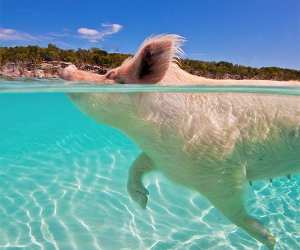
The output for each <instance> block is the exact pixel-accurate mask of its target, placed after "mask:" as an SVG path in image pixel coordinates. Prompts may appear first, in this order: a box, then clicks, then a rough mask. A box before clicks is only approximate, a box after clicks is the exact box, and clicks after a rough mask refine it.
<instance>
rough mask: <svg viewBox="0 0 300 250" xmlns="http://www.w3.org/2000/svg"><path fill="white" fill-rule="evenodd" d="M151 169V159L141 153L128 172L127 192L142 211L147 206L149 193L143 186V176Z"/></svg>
mask: <svg viewBox="0 0 300 250" xmlns="http://www.w3.org/2000/svg"><path fill="white" fill-rule="evenodd" d="M153 168H154V166H153V163H152V161H151V159H150V158H149V157H148V156H147V155H146V154H145V153H141V154H140V155H139V156H138V158H137V159H136V160H135V161H134V162H133V164H132V166H131V167H130V170H129V175H128V181H127V191H128V193H129V195H130V197H131V199H132V200H134V201H135V202H136V203H138V204H139V205H140V206H141V207H142V208H143V209H145V208H146V206H147V202H148V195H149V191H148V190H147V189H146V188H145V186H144V184H143V176H144V175H145V174H147V173H149V172H150V171H151V170H153Z"/></svg>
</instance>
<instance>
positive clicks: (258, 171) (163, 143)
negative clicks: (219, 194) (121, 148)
mask: <svg viewBox="0 0 300 250" xmlns="http://www.w3.org/2000/svg"><path fill="white" fill-rule="evenodd" d="M183 145H184V143H183V142H181V141H180V140H177V141H176V140H166V139H162V140H153V141H151V140H147V143H144V145H143V146H142V148H143V149H144V151H145V152H146V153H147V154H148V155H149V157H150V158H151V159H152V160H153V162H154V164H155V167H156V168H157V170H159V171H161V172H162V173H163V174H164V175H166V176H167V177H168V178H170V179H171V180H173V181H175V182H177V183H180V184H183V185H188V186H189V187H191V188H196V189H198V188H199V186H201V185H206V184H205V183H206V182H207V180H209V179H211V178H212V176H213V175H215V177H216V178H218V176H219V177H221V173H222V170H223V169H224V168H231V169H232V167H236V168H244V167H246V180H247V179H248V180H256V179H267V178H274V177H277V176H284V175H287V174H293V173H297V172H300V138H299V137H298V138H293V139H290V138H289V137H287V136H285V135H283V136H281V137H280V138H277V139H276V140H275V141H274V142H272V141H271V142H270V141H268V142H267V143H261V144H256V145H254V144H251V143H245V144H244V145H243V144H239V145H237V146H236V149H235V152H237V154H238V156H237V154H235V153H233V154H230V155H228V158H227V159H226V160H221V159H218V157H215V158H214V156H212V157H210V156H207V157H205V158H203V159H201V158H199V157H197V156H198V155H203V152H201V147H199V148H198V149H197V150H196V151H194V152H193V153H188V152H186V151H185V150H183V148H184V147H183ZM211 146H212V147H213V146H214V145H211ZM206 149H207V147H206ZM241 149H242V150H241ZM225 158H226V157H225ZM223 159H224V158H223ZM233 163H236V166H232V165H233Z"/></svg>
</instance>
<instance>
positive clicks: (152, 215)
mask: <svg viewBox="0 0 300 250" xmlns="http://www.w3.org/2000/svg"><path fill="white" fill-rule="evenodd" d="M25 83H26V84H25ZM0 84H1V85H0V117H1V120H0V138H1V143H0V249H47V250H48V249H78V250H79V249H87V250H89V249H91V250H93V249H108V250H114V249H124V250H125V249H178V250H179V249H182V250H183V249H193V250H195V249H220V250H221V249H267V247H269V248H272V247H274V242H273V240H274V239H276V245H275V249H299V248H300V209H299V204H300V196H299V194H300V175H299V174H297V171H298V172H299V169H300V167H299V162H297V157H298V158H299V156H298V155H299V146H300V135H299V128H300V117H299V112H300V108H299V107H300V88H296V87H290V88H289V87H247V86H245V87H237V86H232V87H226V88H224V87H218V86H215V87H208V86H203V87H199V86H198V87H197V86H193V87H189V86H185V87H180V86H154V85H150V86H145V85H134V86H126V85H113V86H99V85H98V86H96V85H92V86H88V87H87V86H85V85H75V86H72V85H69V84H66V83H64V82H63V83H62V82H59V81H54V80H53V81H46V80H43V81H31V80H20V81H13V82H12V81H5V80H2V81H1V82H0ZM149 97H150V98H151V99H153V98H156V99H155V100H156V102H157V103H159V104H160V105H165V106H163V107H164V110H165V111H166V112H167V111H169V112H171V114H172V117H171V118H170V117H168V114H165V113H162V114H160V115H162V116H163V117H164V119H165V120H164V121H169V120H170V123H168V124H167V126H166V127H164V126H163V125H162V124H161V123H160V121H159V118H158V115H159V114H156V115H155V114H152V115H145V114H144V113H143V112H144V111H141V110H139V109H137V111H136V113H138V114H139V115H140V117H144V118H143V119H144V120H143V122H141V123H138V124H136V123H135V122H132V121H131V120H129V118H128V120H126V126H128V127H129V128H128V129H127V127H126V126H125V125H124V124H123V123H122V121H123V120H124V119H126V117H127V116H128V117H132V116H134V115H135V113H134V112H133V111H132V112H131V111H130V110H131V109H130V108H131V107H130V105H131V104H130V103H131V101H132V100H134V101H136V100H140V99H141V100H146V99H147V98H149ZM185 98H189V99H197V100H198V99H199V100H202V101H199V102H198V103H200V104H199V105H200V106H201V107H202V108H203V109H202V110H200V109H199V110H197V107H195V106H193V105H191V104H186V103H185V102H184V100H185ZM173 99H174V100H175V99H176V101H180V102H182V105H181V106H180V107H183V106H184V107H185V108H188V110H189V111H190V117H192V118H191V119H196V120H193V121H192V123H191V121H189V116H188V114H187V113H188V112H181V110H180V107H177V106H176V105H175V104H174V103H177V102H173V101H169V100H173ZM229 99H230V100H235V104H236V105H232V103H229V101H228V100H229ZM112 100H113V101H112ZM115 100H117V102H116V101H115ZM226 100H227V101H226ZM253 103H255V105H256V106H255V108H253V109H255V110H258V111H259V114H263V116H259V115H258V113H256V112H251V107H254V104H253ZM172 104H174V106H171V105H172ZM141 105H142V104H141ZM153 105H154V104H153ZM186 105H190V106H186ZM107 107H109V109H110V110H109V111H107V109H105V108H107ZM148 108H149V110H150V111H151V110H152V109H151V108H152V107H148V106H147V107H145V109H143V110H148ZM94 109H95V110H101V112H102V113H101V115H99V116H98V115H97V114H95V110H94ZM203 110H205V111H206V112H207V113H205V112H204V113H201V112H200V111H202V112H203ZM150 111H149V112H150ZM208 111H209V112H210V114H214V117H215V118H214V120H209V117H210V116H209V115H208ZM273 111H274V114H273ZM106 112H108V113H113V112H114V116H109V115H106ZM198 112H199V113H198ZM150 113H151V112H150ZM169 114H170V113H169ZM181 114H185V115H187V116H186V117H181ZM297 114H298V116H297ZM197 115H199V117H197ZM243 115H247V117H248V118H249V119H248V120H247V122H248V123H249V124H250V125H249V124H248V123H247V124H248V125H247V127H245V128H240V131H242V132H241V133H243V135H242V134H238V135H236V134H235V133H233V132H232V133H231V132H230V133H229V134H228V135H227V134H226V133H227V132H226V131H232V130H234V127H235V126H237V125H233V127H230V128H229V127H225V125H224V126H223V127H222V126H220V124H227V125H228V124H231V123H232V124H235V123H234V121H235V120H236V119H240V120H239V122H240V123H241V122H242V121H243V119H245V117H244V116H243ZM194 117H197V118H194ZM270 117H272V119H273V120H270V121H269V120H268V119H271V118H270ZM174 119H175V120H174ZM180 119H183V121H184V124H195V123H197V121H199V123H201V124H202V125H201V124H200V126H199V128H198V127H195V128H193V127H190V128H189V129H191V130H192V131H193V135H190V134H188V133H185V132H184V128H183V129H182V130H180V129H179V130H176V131H175V130H174V129H175V128H177V127H175V124H174V121H179V120H180ZM197 119H198V120H197ZM297 119H298V120H297ZM141 120H142V118H141ZM228 121H229V122H228ZM257 121H258V123H257ZM259 121H265V123H259ZM149 123H150V124H152V125H153V124H154V125H153V126H154V128H153V127H151V126H152V125H151V126H150V125H149V126H148V125H147V124H149ZM272 123H274V126H273V125H270V124H272ZM275 123H276V124H275ZM184 124H181V125H178V126H184ZM245 124H246V123H245ZM255 124H260V125H257V126H256V125H255ZM263 124H265V126H263ZM266 124H268V125H270V126H267V125H266ZM124 126H125V127H124ZM176 126H177V125H176ZM190 126H193V125H190ZM245 126H246V125H245ZM204 127H205V128H204ZM122 128H124V129H122ZM156 128H157V129H156ZM198 130H199V131H198ZM133 131H134V132H133ZM136 131H138V132H136ZM140 131H143V132H140ZM174 131H175V132H174ZM178 131H179V132H178ZM180 131H183V132H180ZM213 131H216V133H215V134H213V133H212V132H213ZM247 131H248V132H247ZM198 132H199V133H200V132H201V133H202V134H199V133H198ZM137 133H140V134H139V136H137ZM181 133H182V134H181ZM225 134H226V136H225ZM197 136H198V137H197ZM224 136H225V137H224ZM221 137H222V138H223V137H224V138H225V139H224V140H225V142H223V141H222V143H223V144H222V150H221V149H220V145H219V144H218V143H221V142H220V140H221V139H220V140H219V138H221ZM233 137H234V138H237V139H236V141H235V143H236V144H235V146H232V145H231V142H233ZM242 137H243V139H240V138H242ZM153 138H154V139H153ZM182 138H184V139H182ZM195 138H196V139H195ZM197 138H198V139H197ZM199 138H200V139H199ZM288 138H289V142H287V141H288V140H287V139H288ZM182 140H184V142H183V141H182ZM195 140H198V142H199V143H198V144H199V145H198V144H197V148H195V147H196V146H195V147H194V146H191V145H195V144H196V142H195ZM222 140H223V139H222ZM161 141H162V142H164V143H165V145H167V146H166V147H163V146H162V145H161V144H159V143H160V142H161ZM185 141H187V143H186V142H185ZM208 141H210V144H208V143H207V142H208ZM156 142H159V143H156ZM152 144H153V145H152ZM148 145H149V146H148ZM223 146H224V147H223ZM297 146H298V147H297ZM198 147H199V148H198ZM153 148H155V149H156V150H157V152H159V153H160V154H159V156H157V154H156V153H155V152H156V151H155V150H152V149H153ZM233 148H234V150H233ZM198 149H201V150H202V149H203V150H202V151H201V152H200V151H199V150H198ZM142 150H145V152H146V153H148V151H149V155H150V156H151V157H152V155H153V157H152V158H151V157H150V158H151V160H153V162H154V163H153V164H154V165H155V169H154V170H155V171H149V173H148V172H147V170H146V171H145V175H143V173H144V172H143V173H142V174H141V172H140V171H144V170H145V169H142V170H140V169H138V170H137V172H134V166H137V163H138V161H137V160H136V159H141V158H139V156H140V155H142V156H143V154H144V152H143V151H142ZM147 150H148V151H147ZM232 150H233V151H232ZM154 151H155V152H154ZM194 151H197V152H199V153H197V152H196V153H195V152H194ZM225 151H226V152H225ZM173 152H178V155H176V154H173ZM181 152H183V153H182V154H181ZM186 155H188V156H189V157H190V158H192V160H191V161H190V160H189V159H185V157H186ZM156 156H157V157H156ZM187 158H188V157H187ZM229 158H230V159H229ZM142 160H143V159H142ZM298 161H299V160H298ZM191 162H193V164H194V163H197V164H198V162H199V167H198V165H197V164H195V166H194V165H193V164H192V163H191ZM144 163H145V164H146V163H147V159H146V160H145V162H144ZM221 163H223V165H222V164H221ZM228 163H230V164H228ZM236 163H239V164H236ZM202 164H203V165H202ZM215 164H220V165H219V168H215ZM268 164H269V165H270V166H269V165H268ZM146 165H147V164H146ZM146 165H145V166H146ZM223 166H227V167H223ZM228 166H230V167H228ZM240 166H243V170H242V171H236V170H238V169H239V168H240ZM211 168H214V170H213V171H211ZM257 169H258V170H257ZM219 170H220V171H221V172H219ZM227 170H229V171H228V172H227ZM224 171H225V172H224ZM243 171H245V173H244V175H246V176H244V175H243V173H242V172H243ZM136 176H139V179H138V180H136V181H135V180H134V181H133V182H132V179H134V178H137V177H136ZM231 176H233V177H231ZM141 180H142V183H141V182H140V181H141ZM198 180H199V183H198ZM228 180H230V181H228ZM235 180H236V182H235ZM233 181H234V182H233ZM202 182H203V183H204V184H203V185H200V183H202ZM220 183H221V184H222V183H223V184H224V185H223V184H222V185H221V184H220ZM198 184H199V185H198ZM219 184H220V185H221V186H222V188H221V189H218V188H215V187H217V186H218V185H219ZM236 186H239V187H238V188H237V189H236ZM241 186H242V187H241ZM135 188H136V189H138V190H136V189H135ZM224 189H226V191H224V193H222V192H221V190H224ZM235 190H243V192H241V194H240V195H239V197H236V192H235ZM135 192H136V193H135ZM239 199H242V200H239ZM231 200H234V202H233V203H231V204H230V201H231ZM225 204H226V205H225ZM238 206H240V207H245V211H246V212H239V210H238V209H240V208H238ZM235 208H237V210H238V211H237V212H236V213H235V214H238V215H239V214H240V216H241V217H243V216H244V217H245V218H246V219H245V221H246V222H245V221H242V220H239V218H237V217H236V215H235V216H234V217H233V216H231V211H232V210H234V209H235ZM247 214H249V215H250V216H248V215H247ZM251 218H255V219H253V221H252V219H251ZM256 220H257V221H259V224H255V225H254V226H253V227H252V228H251V225H253V223H256ZM249 221H250V222H249ZM248 222H249V223H248ZM247 223H248V224H247ZM251 223H252V224H251ZM246 231H247V232H246ZM250 234H251V235H250ZM273 237H274V238H273ZM262 242H263V243H265V244H263V243H262Z"/></svg>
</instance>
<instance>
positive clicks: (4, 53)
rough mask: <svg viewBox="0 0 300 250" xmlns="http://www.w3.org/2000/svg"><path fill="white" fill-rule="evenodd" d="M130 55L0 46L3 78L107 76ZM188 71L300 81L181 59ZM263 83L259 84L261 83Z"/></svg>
mask: <svg viewBox="0 0 300 250" xmlns="http://www.w3.org/2000/svg"><path fill="white" fill-rule="evenodd" d="M129 56H131V55H129V54H121V53H108V52H106V51H104V50H101V49H98V48H91V49H88V50H86V49H78V50H63V49H60V48H58V47H56V46H55V45H53V44H49V45H48V47H47V48H41V47H38V46H23V47H0V77H5V78H12V79H13V78H19V77H27V78H41V79H51V78H59V71H60V70H62V69H63V68H65V67H66V66H68V65H70V64H75V65H76V66H77V68H79V69H82V70H86V71H90V72H94V73H98V74H105V73H106V72H107V70H109V69H111V68H114V67H117V66H119V65H120V64H121V63H122V62H123V61H124V60H125V59H126V58H128V57H129ZM180 66H181V67H182V68H183V69H184V70H186V71H187V72H189V73H191V74H193V75H198V76H201V77H205V78H209V79H224V80H255V81H256V80H273V81H284V82H287V81H294V82H299V81H300V70H294V69H283V68H278V67H262V68H254V67H248V66H243V65H237V64H232V63H229V62H223V61H221V62H204V61H199V60H191V59H181V60H180ZM258 82H259V81H258Z"/></svg>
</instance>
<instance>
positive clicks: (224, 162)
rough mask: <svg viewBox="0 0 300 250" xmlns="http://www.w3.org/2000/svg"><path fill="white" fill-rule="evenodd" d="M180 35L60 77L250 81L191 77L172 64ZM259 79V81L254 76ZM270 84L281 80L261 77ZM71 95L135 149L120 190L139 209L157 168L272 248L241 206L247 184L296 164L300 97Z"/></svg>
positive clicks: (161, 81)
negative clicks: (99, 67) (99, 70)
mask: <svg viewBox="0 0 300 250" xmlns="http://www.w3.org/2000/svg"><path fill="white" fill-rule="evenodd" d="M182 40H183V39H182V38H181V37H179V36H176V35H162V36H156V37H152V38H150V39H147V40H146V41H145V42H144V43H143V44H142V46H141V47H140V49H139V50H138V52H137V53H136V54H135V56H134V57H132V58H129V59H127V60H126V61H125V62H124V63H123V64H122V65H121V66H120V67H118V68H115V69H112V70H110V71H109V72H107V74H105V75H97V74H94V73H88V72H84V71H81V70H77V69H76V67H75V66H69V67H68V68H66V69H65V70H64V71H63V72H62V74H61V76H62V78H64V79H67V80H74V81H87V82H97V83H99V84H102V83H106V84H114V83H145V84H147V83H152V84H158V85H174V84H175V85H186V84H199V85H201V84H202V85H203V84H206V85H212V84H217V85H224V84H230V85H232V84H239V85H246V84H251V82H249V81H237V80H236V81H233V80H229V81H226V80H225V81H223V80H210V79H206V78H202V77H198V76H194V75H191V74H189V73H187V72H185V71H183V70H182V69H180V67H179V66H178V65H177V64H176V62H175V61H176V58H177V56H178V54H179V53H180V52H181V50H180V45H181V43H182ZM255 83H258V84H260V83H259V81H255ZM263 83H264V84H269V85H283V84H289V83H278V82H272V81H263ZM70 96H71V99H72V100H73V101H74V102H75V103H76V104H77V105H78V107H79V108H80V109H81V110H82V111H83V112H85V113H87V114H88V115H90V116H91V117H92V118H94V119H95V120H96V121H97V122H100V123H106V124H109V125H111V126H113V127H115V128H118V129H120V130H121V131H123V132H124V133H126V134H127V135H128V136H129V137H130V138H132V139H133V140H134V141H135V142H136V143H137V144H138V145H139V146H140V148H141V149H142V151H143V152H142V153H141V154H140V155H139V156H138V158H137V159H136V160H135V161H134V163H133V164H132V166H131V168H130V171H129V178H128V185H127V189H128V192H129V194H130V196H131V198H132V199H133V200H134V201H136V202H137V203H138V204H140V205H141V207H143V208H145V207H146V204H147V201H148V195H149V193H148V191H147V189H146V188H145V187H144V185H143V182H142V178H143V176H144V175H145V174H146V173H149V172H150V171H152V170H159V171H161V172H163V173H164V174H165V175H166V176H167V177H169V178H170V179H171V180H173V181H174V182H176V183H179V184H181V185H184V186H186V187H188V188H190V189H193V190H195V191H198V192H200V193H201V194H203V195H204V196H205V197H207V199H208V200H209V201H210V202H211V203H212V204H213V205H214V206H215V207H216V208H218V209H219V210H220V211H221V212H222V213H223V214H224V215H225V216H226V217H227V218H228V219H229V220H231V221H232V222H233V223H234V224H235V225H237V226H239V227H241V228H243V229H244V230H245V231H246V232H248V233H249V234H250V235H251V236H253V237H254V238H255V239H257V240H258V241H260V242H262V243H263V244H265V245H266V246H267V247H269V248H270V249H272V248H273V247H274V245H275V238H274V237H273V236H272V234H271V233H270V232H269V231H268V230H267V229H265V228H264V227H263V225H262V224H261V223H260V222H259V221H258V220H256V219H255V218H253V217H251V216H250V215H249V214H248V213H247V212H246V210H245V206H244V202H243V194H244V191H245V187H246V184H247V183H248V182H249V181H252V180H257V179H269V178H273V177H276V176H281V175H286V174H290V173H294V172H297V171H299V169H300V150H299V149H300V137H299V131H300V130H299V128H300V98H298V97H296V96H289V97H287V96H279V95H266V94H265V95H264V94H247V93H243V94H242V93H240V94H238V93H235V94H234V93H127V94H116V93H109V94H105V93H102V94H100V93H73V94H70Z"/></svg>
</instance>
